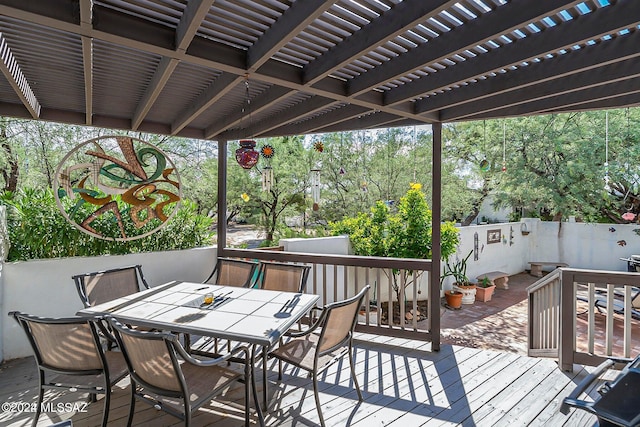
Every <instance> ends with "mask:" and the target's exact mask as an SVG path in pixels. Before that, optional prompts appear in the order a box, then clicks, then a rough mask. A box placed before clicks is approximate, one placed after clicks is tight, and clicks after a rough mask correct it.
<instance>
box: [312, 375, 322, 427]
mask: <svg viewBox="0 0 640 427" xmlns="http://www.w3.org/2000/svg"><path fill="white" fill-rule="evenodd" d="M313 395H314V396H315V398H316V409H317V410H318V418H319V419H320V425H321V426H322V427H325V425H324V417H323V416H322V408H321V407H320V395H318V377H317V376H316V373H315V372H314V373H313Z"/></svg>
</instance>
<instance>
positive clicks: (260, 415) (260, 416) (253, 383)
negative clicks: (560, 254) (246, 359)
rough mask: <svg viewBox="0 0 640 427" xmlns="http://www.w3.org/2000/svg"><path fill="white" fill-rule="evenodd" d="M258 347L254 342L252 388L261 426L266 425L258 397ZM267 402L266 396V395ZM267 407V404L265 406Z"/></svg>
mask: <svg viewBox="0 0 640 427" xmlns="http://www.w3.org/2000/svg"><path fill="white" fill-rule="evenodd" d="M256 348H257V346H256V345H255V344H254V345H253V346H252V348H251V388H252V390H253V401H254V403H255V404H256V412H257V413H258V422H259V423H260V426H262V427H264V425H265V424H264V415H263V413H262V408H261V407H260V406H261V405H260V397H258V388H257V387H256ZM265 396H266V384H265ZM265 402H266V397H265ZM265 408H266V406H265Z"/></svg>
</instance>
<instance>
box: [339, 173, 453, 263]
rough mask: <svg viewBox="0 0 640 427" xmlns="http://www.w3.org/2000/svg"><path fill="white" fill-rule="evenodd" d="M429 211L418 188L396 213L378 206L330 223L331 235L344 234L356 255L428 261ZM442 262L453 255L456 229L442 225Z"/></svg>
mask: <svg viewBox="0 0 640 427" xmlns="http://www.w3.org/2000/svg"><path fill="white" fill-rule="evenodd" d="M431 219H432V217H431V210H430V209H429V206H428V205H427V202H426V200H425V196H424V193H423V192H422V191H421V189H420V186H419V185H416V184H414V185H412V188H411V189H410V190H409V191H408V192H407V193H406V195H405V196H404V197H402V198H401V199H400V203H399V204H398V209H397V212H396V213H391V211H390V209H389V208H388V207H387V206H386V205H385V204H384V203H383V202H377V203H376V204H375V206H373V207H372V208H371V211H370V213H369V214H366V213H360V214H358V215H357V216H356V217H352V218H345V219H343V220H342V221H338V222H335V223H331V224H330V227H331V231H332V233H333V235H341V234H347V235H349V240H350V241H351V245H352V247H353V250H354V252H355V253H356V254H357V255H364V256H382V257H395V258H419V259H430V258H431V237H432V236H431ZM441 236H442V237H441V239H442V245H441V252H442V259H443V260H444V259H447V258H449V256H450V255H451V254H453V253H455V250H456V246H457V245H458V241H459V237H458V229H457V228H456V227H455V226H454V225H453V224H452V223H444V224H443V225H442V233H441Z"/></svg>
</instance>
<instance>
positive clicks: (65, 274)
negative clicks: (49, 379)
mask: <svg viewBox="0 0 640 427" xmlns="http://www.w3.org/2000/svg"><path fill="white" fill-rule="evenodd" d="M215 262H216V248H215V247H207V248H198V249H190V250H185V251H167V252H156V253H142V254H132V255H121V256H120V255H118V256H101V257H77V258H61V259H48V260H34V261H22V262H10V263H4V264H3V266H2V270H1V273H0V287H1V289H0V291H1V292H0V293H1V294H2V296H1V297H0V313H1V315H0V333H1V334H2V335H1V336H0V341H1V342H2V353H0V354H1V355H2V356H3V358H4V359H5V360H8V359H13V358H17V357H24V356H29V355H31V354H32V351H31V348H30V347H29V343H28V342H27V339H26V336H25V334H24V332H23V331H22V329H20V327H19V325H18V324H17V323H16V322H15V320H13V319H12V318H11V317H9V316H8V315H7V313H9V312H11V311H14V310H19V311H23V312H25V313H30V314H36V315H39V316H54V317H65V316H73V315H74V314H75V313H76V312H77V311H78V310H79V309H81V308H82V303H81V302H80V298H79V296H78V293H77V291H76V287H75V284H74V282H73V280H71V276H73V275H75V274H80V273H86V272H91V271H99V270H106V269H109V268H115V267H124V266H128V265H134V264H140V265H142V271H143V273H144V276H145V279H146V280H147V283H148V284H149V286H158V285H161V284H163V283H166V282H169V281H171V280H183V281H193V282H198V281H203V280H205V279H206V278H207V277H208V275H209V274H210V273H211V271H212V270H213V266H214V265H215Z"/></svg>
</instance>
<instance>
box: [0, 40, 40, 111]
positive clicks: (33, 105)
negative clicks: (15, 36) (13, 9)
mask: <svg viewBox="0 0 640 427" xmlns="http://www.w3.org/2000/svg"><path fill="white" fill-rule="evenodd" d="M0 71H2V74H4V76H5V77H6V79H7V81H8V82H9V84H10V85H11V87H12V88H13V90H14V91H15V93H16V95H18V98H20V101H22V104H24V106H25V107H26V108H27V110H28V111H29V114H31V117H32V118H34V119H37V118H39V117H40V109H41V108H42V107H41V106H40V103H39V102H38V98H36V95H35V93H33V90H32V89H31V86H30V85H29V81H28V80H27V78H26V77H25V75H24V74H22V70H21V69H20V65H19V64H18V61H16V59H15V57H14V56H13V54H12V53H11V49H10V48H9V45H8V44H7V40H6V39H5V38H4V36H3V35H2V33H1V32H0Z"/></svg>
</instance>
